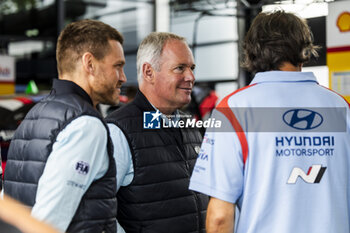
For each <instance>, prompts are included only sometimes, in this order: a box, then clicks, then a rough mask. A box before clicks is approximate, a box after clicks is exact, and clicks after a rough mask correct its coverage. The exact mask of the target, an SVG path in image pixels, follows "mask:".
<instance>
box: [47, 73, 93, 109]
mask: <svg viewBox="0 0 350 233" xmlns="http://www.w3.org/2000/svg"><path fill="white" fill-rule="evenodd" d="M52 88H53V89H54V90H55V92H56V94H58V95H64V94H76V95H79V96H80V97H82V98H83V99H84V100H86V101H87V102H89V103H90V104H91V105H93V103H92V100H91V98H90V96H89V95H88V94H87V93H86V92H85V91H84V89H83V88H81V87H80V86H79V85H78V84H76V83H74V82H72V81H69V80H62V79H54V80H53V85H52Z"/></svg>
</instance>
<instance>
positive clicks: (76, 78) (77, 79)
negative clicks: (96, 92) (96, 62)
mask: <svg viewBox="0 0 350 233" xmlns="http://www.w3.org/2000/svg"><path fill="white" fill-rule="evenodd" d="M59 79H61V80H68V81H71V82H74V83H75V84H77V85H78V86H80V87H81V88H82V89H83V90H84V91H85V92H86V93H87V94H88V95H89V96H90V99H91V101H92V104H93V106H94V108H96V106H97V104H98V102H97V101H96V100H95V99H94V98H93V96H92V91H91V88H90V86H89V84H88V83H87V81H86V80H87V77H84V76H83V75H80V74H76V73H72V74H64V75H60V76H59Z"/></svg>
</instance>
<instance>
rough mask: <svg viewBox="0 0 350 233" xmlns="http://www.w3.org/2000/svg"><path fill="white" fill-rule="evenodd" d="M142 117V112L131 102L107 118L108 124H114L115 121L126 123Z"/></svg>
mask: <svg viewBox="0 0 350 233" xmlns="http://www.w3.org/2000/svg"><path fill="white" fill-rule="evenodd" d="M142 116H143V113H142V110H141V109H140V108H138V106H137V105H136V104H134V103H132V102H131V103H128V104H126V105H124V106H122V107H120V108H118V109H117V110H115V111H113V112H112V113H110V114H109V115H108V116H107V117H106V122H108V123H113V122H115V121H124V120H128V119H133V118H139V117H142Z"/></svg>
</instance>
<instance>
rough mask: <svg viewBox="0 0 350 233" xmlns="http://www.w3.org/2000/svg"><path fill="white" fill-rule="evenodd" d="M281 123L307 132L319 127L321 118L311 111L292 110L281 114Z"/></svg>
mask: <svg viewBox="0 0 350 233" xmlns="http://www.w3.org/2000/svg"><path fill="white" fill-rule="evenodd" d="M283 121H284V123H286V124H287V125H289V126H290V127H292V128H294V129H300V130H308V129H314V128H317V127H318V126H320V125H321V124H322V122H323V117H322V116H321V114H319V113H317V112H315V111H312V110H308V109H292V110H289V111H287V112H285V113H284V114H283Z"/></svg>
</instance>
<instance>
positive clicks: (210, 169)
mask: <svg viewBox="0 0 350 233" xmlns="http://www.w3.org/2000/svg"><path fill="white" fill-rule="evenodd" d="M214 113H216V114H215V115H213V116H215V119H218V120H221V121H222V124H223V125H226V126H227V127H232V126H231V123H230V122H229V121H228V120H227V119H226V117H225V116H223V115H222V114H221V113H219V112H215V111H214ZM243 182H244V177H243V161H242V151H241V144H240V142H239V140H238V137H237V134H236V132H234V129H233V128H232V130H231V132H213V131H210V130H209V132H208V130H207V132H206V133H205V135H204V137H203V142H202V146H201V149H200V152H199V154H198V158H197V161H196V165H195V167H194V169H193V173H192V176H191V180H190V186H189V189H191V190H195V191H197V192H201V193H204V194H206V195H208V196H211V197H215V198H218V199H220V200H224V201H227V202H231V203H236V201H237V199H238V198H239V197H240V196H241V194H242V190H243Z"/></svg>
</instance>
